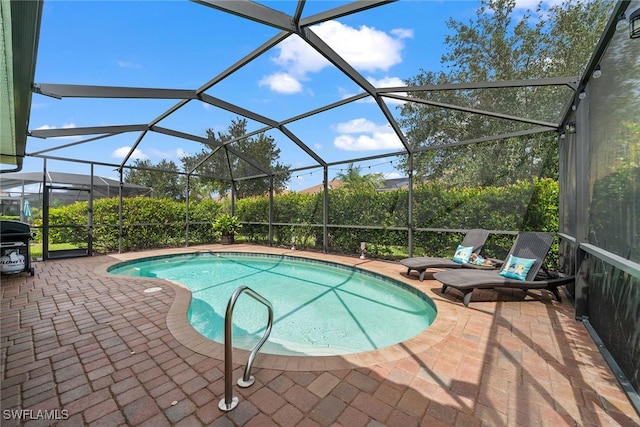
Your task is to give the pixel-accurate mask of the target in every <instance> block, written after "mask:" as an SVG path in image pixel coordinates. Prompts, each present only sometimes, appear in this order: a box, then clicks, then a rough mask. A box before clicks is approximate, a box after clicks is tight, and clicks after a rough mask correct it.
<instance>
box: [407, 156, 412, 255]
mask: <svg viewBox="0 0 640 427" xmlns="http://www.w3.org/2000/svg"><path fill="white" fill-rule="evenodd" d="M407 227H408V228H409V230H408V231H407V245H408V246H409V257H412V256H413V153H409V189H408V200H407Z"/></svg>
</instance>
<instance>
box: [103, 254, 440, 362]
mask: <svg viewBox="0 0 640 427" xmlns="http://www.w3.org/2000/svg"><path fill="white" fill-rule="evenodd" d="M109 272H110V273H114V274H125V275H131V276H145V277H158V278H163V279H168V280H172V281H176V282H179V283H181V284H183V285H185V286H187V287H188V288H189V289H190V290H191V292H192V301H191V306H190V309H189V313H188V317H189V321H190V322H191V324H192V325H193V327H194V328H195V329H196V330H197V331H198V332H200V333H201V334H202V335H204V336H206V337H207V338H209V339H212V340H214V341H217V342H220V343H223V342H224V316H225V312H226V308H227V304H228V302H229V298H230V296H231V294H232V293H233V291H234V290H235V289H236V288H238V287H239V286H243V285H244V286H248V287H250V288H251V289H253V290H254V291H256V292H258V293H259V294H260V295H262V296H263V297H264V298H266V299H267V300H269V301H270V302H271V304H272V306H273V312H274V322H273V329H272V331H271V336H270V338H269V340H268V341H267V342H266V343H265V344H264V346H263V347H262V349H261V350H260V351H261V352H263V353H270V354H283V355H301V356H302V355H339V354H350V353H358V352H363V351H369V350H374V349H379V348H383V347H387V346H390V345H393V344H396V343H399V342H402V341H405V340H407V339H409V338H411V337H413V336H415V335H418V334H420V333H421V332H422V331H424V330H425V329H426V328H428V327H429V325H430V324H431V323H432V322H433V320H434V319H435V316H436V310H435V305H434V303H433V301H431V300H430V299H429V298H428V297H427V296H426V295H424V294H422V293H420V292H418V291H417V290H415V289H413V288H410V287H408V286H406V285H404V284H402V283H401V282H397V281H393V280H391V279H388V278H384V277H383V276H379V275H375V274H372V273H367V272H364V271H363V270H359V269H356V268H353V267H345V266H341V265H339V264H332V263H325V262H319V261H315V260H305V259H302V258H295V257H287V256H274V255H262V254H241V253H206V252H205V253H193V254H186V255H172V256H168V257H154V258H146V259H143V260H138V261H133V262H131V261H130V262H125V263H121V264H118V265H116V266H114V267H112V268H110V269H109ZM266 324H267V308H266V307H265V306H264V305H262V304H260V303H259V302H257V301H255V300H254V299H253V298H251V297H250V296H248V295H246V294H241V296H240V297H239V298H238V300H237V302H236V305H235V308H234V313H233V343H234V346H235V347H238V348H243V349H246V350H250V349H251V348H253V346H254V345H255V343H257V342H258V340H259V339H260V338H261V337H262V335H263V334H264V331H265V328H266Z"/></svg>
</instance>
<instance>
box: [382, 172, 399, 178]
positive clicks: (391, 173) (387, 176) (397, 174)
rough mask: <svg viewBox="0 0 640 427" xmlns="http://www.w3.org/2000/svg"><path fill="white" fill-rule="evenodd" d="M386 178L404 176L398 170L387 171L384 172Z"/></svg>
mask: <svg viewBox="0 0 640 427" xmlns="http://www.w3.org/2000/svg"><path fill="white" fill-rule="evenodd" d="M383 176H384V179H397V178H402V175H400V174H399V173H398V172H387V173H385V174H383Z"/></svg>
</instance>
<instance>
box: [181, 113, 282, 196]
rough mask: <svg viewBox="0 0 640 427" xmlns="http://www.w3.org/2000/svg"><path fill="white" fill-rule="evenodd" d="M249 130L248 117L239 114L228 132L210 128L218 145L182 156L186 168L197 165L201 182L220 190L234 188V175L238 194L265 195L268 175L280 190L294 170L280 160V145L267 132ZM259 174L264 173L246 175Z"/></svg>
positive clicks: (224, 192)
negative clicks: (251, 133)
mask: <svg viewBox="0 0 640 427" xmlns="http://www.w3.org/2000/svg"><path fill="white" fill-rule="evenodd" d="M246 134H247V120H246V119H240V118H238V119H234V120H232V121H231V124H230V125H229V127H228V129H227V131H226V132H214V131H213V130H212V129H207V138H208V139H210V140H211V141H212V144H211V147H216V146H218V148H213V151H212V149H211V147H208V148H206V149H203V150H202V151H201V152H200V153H197V154H195V155H193V156H184V157H183V158H182V159H181V160H182V162H183V164H184V166H185V169H187V170H188V171H192V170H193V169H194V168H195V167H197V169H196V171H195V172H196V175H197V178H196V179H197V181H198V183H199V185H205V186H207V187H208V188H210V189H211V190H213V191H215V192H217V193H220V194H226V193H227V192H228V191H230V190H231V186H232V182H231V181H230V179H233V185H235V190H236V195H237V196H238V197H250V196H258V195H264V194H266V193H267V192H268V191H269V186H270V178H269V175H272V176H273V189H274V191H275V192H276V193H278V192H281V191H282V190H284V189H285V188H286V184H287V182H288V181H289V178H290V177H291V173H290V172H289V171H288V169H289V167H288V166H286V165H284V164H282V163H280V162H279V159H280V149H279V148H277V145H276V142H275V140H274V139H273V138H272V137H270V136H267V135H265V134H264V133H261V134H258V135H256V136H254V137H243V136H244V135H246ZM229 141H233V142H229ZM220 145H221V147H220ZM257 175H264V177H262V178H255V179H243V178H245V177H251V176H257Z"/></svg>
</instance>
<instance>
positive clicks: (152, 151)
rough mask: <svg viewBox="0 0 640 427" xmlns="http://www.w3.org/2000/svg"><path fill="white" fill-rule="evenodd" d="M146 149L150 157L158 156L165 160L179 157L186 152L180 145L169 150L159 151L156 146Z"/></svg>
mask: <svg viewBox="0 0 640 427" xmlns="http://www.w3.org/2000/svg"><path fill="white" fill-rule="evenodd" d="M147 151H148V152H149V155H150V156H151V157H158V158H161V159H166V160H171V159H180V158H181V157H183V156H184V155H185V154H186V153H185V151H184V150H183V149H182V148H180V147H178V148H176V149H174V150H169V151H161V150H158V149H156V148H149V149H148V150H147Z"/></svg>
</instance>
